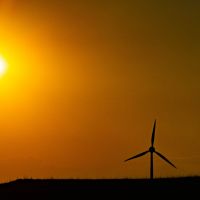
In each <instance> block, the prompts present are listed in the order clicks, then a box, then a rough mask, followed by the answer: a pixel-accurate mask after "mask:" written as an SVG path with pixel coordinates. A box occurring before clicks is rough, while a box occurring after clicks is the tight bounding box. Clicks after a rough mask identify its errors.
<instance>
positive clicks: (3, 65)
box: [0, 56, 7, 76]
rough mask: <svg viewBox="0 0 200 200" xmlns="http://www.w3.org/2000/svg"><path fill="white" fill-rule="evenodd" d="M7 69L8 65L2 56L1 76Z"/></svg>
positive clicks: (0, 59)
mask: <svg viewBox="0 0 200 200" xmlns="http://www.w3.org/2000/svg"><path fill="white" fill-rule="evenodd" d="M6 69H7V63H6V61H5V60H4V58H3V57H2V56H0V76H3V75H4V74H5V72H6Z"/></svg>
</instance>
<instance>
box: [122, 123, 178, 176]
mask: <svg viewBox="0 0 200 200" xmlns="http://www.w3.org/2000/svg"><path fill="white" fill-rule="evenodd" d="M155 130H156V120H155V122H154V125H153V131H152V136H151V146H150V148H149V150H148V151H144V152H142V153H140V154H137V155H135V156H133V157H131V158H128V159H126V160H125V161H124V162H127V161H129V160H132V159H135V158H138V157H141V156H144V155H145V154H147V153H150V179H153V153H155V154H157V155H158V156H159V157H160V158H162V159H163V160H165V161H166V162H167V163H169V164H170V165H171V166H172V167H174V168H176V166H175V165H174V164H172V163H171V162H170V161H169V160H168V159H167V158H166V157H165V156H163V155H162V154H161V153H159V152H158V151H156V150H155V148H154V140H155Z"/></svg>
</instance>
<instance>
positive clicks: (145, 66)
mask: <svg viewBox="0 0 200 200" xmlns="http://www.w3.org/2000/svg"><path fill="white" fill-rule="evenodd" d="M199 9H200V3H199V2H198V1H196V0H191V1H186V0H182V1H181V0H173V1H172V0H170V1H167V2H166V3H164V2H163V1H162V2H160V1H157V0H153V1H151V2H150V1H148V0H146V1H145V0H144V1H139V0H138V1H128V0H127V1H123V0H118V1H116V0H107V1H105V0H102V1H92V0H91V1H90V0H86V1H81V0H75V1H67V0H66V1H64V0H63V1H56V0H9V1H8V0H1V1H0V54H1V55H2V56H3V57H4V58H5V59H6V60H7V63H8V65H9V69H8V71H7V73H6V74H5V75H4V77H1V79H0V110H1V112H0V127H1V129H0V136H1V139H0V181H7V180H13V179H15V178H20V177H22V178H23V177H33V178H49V177H54V178H72V177H73V178H77V177H78V178H113V177H115V178H116V177H149V156H145V157H143V158H139V159H137V160H133V161H130V162H129V163H123V160H124V159H126V158H128V157H130V156H132V155H134V154H137V153H139V152H141V151H144V150H146V149H148V147H149V145H150V138H151V130H152V126H153V121H154V119H155V118H157V120H158V121H157V123H158V124H157V130H156V141H155V145H156V148H157V149H158V150H159V151H160V152H162V153H163V154H164V155H165V156H167V157H168V158H169V159H170V160H171V161H172V162H173V163H175V164H176V165H177V167H178V170H174V169H173V168H171V167H170V166H169V165H168V164H165V163H164V162H163V161H161V160H160V159H159V158H155V176H157V177H160V176H164V177H165V176H179V175H200V148H199V146H200V136H199V133H200V123H199V116H200V109H199V108H200V105H199V102H200V95H199V89H200V84H199V80H200V68H199V63H200V56H199V52H200V51H199V50H200V40H199V35H200V24H199V22H200V13H199Z"/></svg>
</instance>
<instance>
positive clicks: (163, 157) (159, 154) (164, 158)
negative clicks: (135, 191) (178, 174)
mask: <svg viewBox="0 0 200 200" xmlns="http://www.w3.org/2000/svg"><path fill="white" fill-rule="evenodd" d="M155 153H156V154H157V155H158V156H160V157H161V158H162V159H163V160H165V161H166V162H168V163H169V164H170V165H171V166H173V167H174V168H176V166H175V165H174V164H173V163H171V162H170V161H169V160H168V159H167V158H166V157H165V156H163V155H162V154H161V153H159V152H157V151H155Z"/></svg>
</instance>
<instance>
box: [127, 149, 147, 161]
mask: <svg viewBox="0 0 200 200" xmlns="http://www.w3.org/2000/svg"><path fill="white" fill-rule="evenodd" d="M148 152H149V151H145V152H142V153H139V154H137V155H135V156H133V157H131V158H128V159H126V160H125V161H124V162H126V161H129V160H132V159H134V158H138V157H140V156H143V155H145V154H147V153H148Z"/></svg>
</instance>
